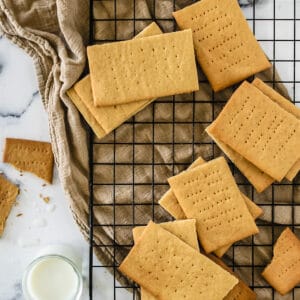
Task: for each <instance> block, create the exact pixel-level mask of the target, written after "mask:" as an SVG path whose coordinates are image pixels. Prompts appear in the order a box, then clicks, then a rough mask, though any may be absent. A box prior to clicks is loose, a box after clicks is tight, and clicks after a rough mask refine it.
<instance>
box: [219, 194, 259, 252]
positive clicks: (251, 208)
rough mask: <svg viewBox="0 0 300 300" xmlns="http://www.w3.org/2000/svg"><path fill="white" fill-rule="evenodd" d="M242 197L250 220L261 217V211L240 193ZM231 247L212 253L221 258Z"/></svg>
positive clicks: (227, 246) (224, 247)
mask: <svg viewBox="0 0 300 300" xmlns="http://www.w3.org/2000/svg"><path fill="white" fill-rule="evenodd" d="M241 194H242V197H243V199H244V201H245V203H246V205H247V208H248V210H249V212H250V214H251V216H252V218H253V219H254V220H256V219H257V218H258V217H259V216H261V215H262V214H263V210H262V209H261V208H260V207H259V206H257V205H256V204H255V203H254V202H253V201H252V200H250V199H249V198H248V197H247V196H246V195H245V194H243V193H241ZM231 246H232V244H229V245H226V246H223V247H221V248H219V249H217V250H215V251H214V253H215V255H217V256H218V257H222V256H223V255H224V254H225V253H226V252H227V251H228V250H229V248H230V247H231Z"/></svg>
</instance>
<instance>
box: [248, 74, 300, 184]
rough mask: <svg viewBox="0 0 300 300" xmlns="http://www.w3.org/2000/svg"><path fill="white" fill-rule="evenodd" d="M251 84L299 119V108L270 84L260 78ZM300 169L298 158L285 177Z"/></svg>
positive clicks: (293, 174)
mask: <svg viewBox="0 0 300 300" xmlns="http://www.w3.org/2000/svg"><path fill="white" fill-rule="evenodd" d="M252 84H253V85H254V86H255V87H257V88H258V89H259V90H260V91H262V92H263V93H264V94H265V95H266V96H268V97H269V98H270V99H271V100H273V101H274V102H276V103H277V104H278V105H279V106H281V107H282V108H283V109H285V110H286V111H287V112H289V113H291V114H293V115H294V116H295V117H296V118H297V119H298V120H299V119H300V108H298V107H297V106H296V105H295V104H294V103H292V102H291V101H290V100H288V99H286V98H285V97H283V96H282V95H280V94H279V93H278V92H276V91H275V90H274V89H272V88H271V87H270V86H268V85H267V84H265V83H264V82H263V81H262V80H261V79H259V78H255V79H254V80H253V81H252ZM299 171H300V159H299V160H298V161H297V162H296V163H295V164H294V165H293V166H292V168H291V169H290V170H289V171H288V173H287V174H286V175H285V177H286V178H287V179H288V180H289V181H292V180H293V179H294V178H295V177H296V175H297V174H298V172H299Z"/></svg>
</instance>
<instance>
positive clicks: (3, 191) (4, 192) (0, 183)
mask: <svg viewBox="0 0 300 300" xmlns="http://www.w3.org/2000/svg"><path fill="white" fill-rule="evenodd" d="M18 194H19V188H18V187H17V186H16V185H14V184H13V183H11V182H10V181H8V180H7V179H6V178H4V177H3V176H2V175H0V236H1V235H2V234H3V231H4V227H5V222H6V219H7V217H8V215H9V213H10V211H11V208H12V206H13V204H14V203H15V201H16V198H17V196H18Z"/></svg>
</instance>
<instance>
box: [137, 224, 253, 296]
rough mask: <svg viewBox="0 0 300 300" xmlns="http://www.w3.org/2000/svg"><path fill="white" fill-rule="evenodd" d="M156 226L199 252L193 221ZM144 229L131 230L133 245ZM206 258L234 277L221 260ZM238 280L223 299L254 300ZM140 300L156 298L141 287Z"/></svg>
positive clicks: (246, 287)
mask: <svg viewBox="0 0 300 300" xmlns="http://www.w3.org/2000/svg"><path fill="white" fill-rule="evenodd" d="M157 225H159V226H161V227H162V228H163V229H165V230H167V231H169V232H170V233H172V234H174V235H175V236H177V237H178V238H180V239H181V240H182V241H184V242H185V243H187V244H188V245H189V246H191V247H192V248H194V249H196V250H198V251H199V246H198V238H197V232H196V223H195V220H191V219H188V220H182V221H173V222H166V223H160V224H157ZM145 228H146V226H142V227H135V228H134V229H133V239H134V242H135V243H136V242H137V240H138V239H139V238H140V236H141V235H142V233H143V231H144V229H145ZM208 257H209V258H210V259H211V260H213V261H214V262H215V263H216V264H218V265H219V266H221V267H222V268H223V269H225V270H226V271H228V272H229V273H231V274H232V275H234V276H236V274H234V273H233V272H232V270H231V269H230V268H228V267H227V266H226V265H225V264H224V263H223V262H222V260H220V259H218V258H216V257H215V256H213V255H208ZM236 277H237V276H236ZM237 278H238V277H237ZM238 279H239V283H238V284H237V285H236V286H235V287H234V288H233V289H232V290H231V291H230V292H229V294H227V296H226V297H225V298H224V299H226V300H255V299H256V294H255V293H254V292H253V291H252V290H251V289H250V288H249V287H248V286H247V285H246V284H245V283H244V282H243V281H242V280H240V278H238ZM141 299H142V300H155V299H157V298H155V297H154V296H152V294H151V293H149V292H148V291H147V290H145V289H144V288H143V287H141Z"/></svg>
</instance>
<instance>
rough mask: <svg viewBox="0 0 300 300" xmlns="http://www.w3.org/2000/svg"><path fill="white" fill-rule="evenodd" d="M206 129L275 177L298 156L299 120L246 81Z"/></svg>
mask: <svg viewBox="0 0 300 300" xmlns="http://www.w3.org/2000/svg"><path fill="white" fill-rule="evenodd" d="M210 132H211V134H212V135H213V136H214V137H216V138H217V139H219V140H221V141H222V142H224V143H225V144H227V145H228V146H230V147H231V148H232V149H233V150H235V151H236V152H238V153H239V154H240V155H242V156H243V157H244V158H245V159H247V160H248V161H250V162H251V163H253V164H254V165H255V166H256V167H257V168H259V169H260V170H261V171H263V172H265V173H267V174H268V175H269V176H271V177H272V178H274V179H276V180H277V181H281V180H282V179H283V178H284V177H285V175H286V174H287V173H288V171H289V170H290V169H291V167H292V166H293V165H294V164H295V163H296V162H297V161H298V159H299V158H300V152H299V148H300V121H299V120H298V119H297V118H296V117H295V116H293V115H292V114H290V113H288V112H287V111H285V110H284V109H283V108H281V107H280V106H279V105H277V104H276V103H274V101H272V100H271V99H270V98H269V97H267V96H266V95H265V94H263V93H262V92H261V91H260V90H259V89H257V88H256V87H255V86H253V85H251V84H250V83H248V82H246V81H245V82H243V84H241V85H240V87H239V88H238V89H237V90H236V91H235V92H234V93H233V95H232V96H231V98H230V99H229V101H228V102H227V104H226V105H225V107H224V108H223V110H222V111H221V113H220V114H219V116H218V117H217V119H216V120H215V121H214V122H213V126H212V127H211V129H210Z"/></svg>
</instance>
